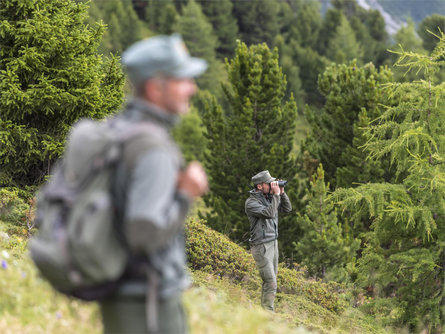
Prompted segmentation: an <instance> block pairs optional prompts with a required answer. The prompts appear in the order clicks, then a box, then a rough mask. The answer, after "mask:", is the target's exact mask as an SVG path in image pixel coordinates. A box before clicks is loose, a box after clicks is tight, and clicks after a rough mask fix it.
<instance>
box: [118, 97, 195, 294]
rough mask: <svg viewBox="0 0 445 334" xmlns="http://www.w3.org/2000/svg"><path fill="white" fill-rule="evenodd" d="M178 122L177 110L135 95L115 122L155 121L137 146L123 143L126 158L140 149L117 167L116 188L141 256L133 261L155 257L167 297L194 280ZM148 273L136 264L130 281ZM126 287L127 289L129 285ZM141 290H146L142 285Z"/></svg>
mask: <svg viewBox="0 0 445 334" xmlns="http://www.w3.org/2000/svg"><path fill="white" fill-rule="evenodd" d="M177 121H178V117H177V116H176V115H173V114H169V113H167V112H165V111H163V110H160V109H159V108H157V107H156V106H154V105H151V104H148V103H146V102H145V101H143V100H139V99H133V100H131V101H130V102H129V103H128V104H127V106H126V108H125V110H124V111H123V113H121V114H120V115H118V116H117V117H116V126H123V127H125V125H126V124H128V122H129V123H137V124H142V123H147V122H148V123H151V124H152V125H153V127H152V129H150V130H148V131H147V133H145V134H144V135H143V136H141V137H140V140H136V141H132V142H131V145H135V146H137V147H136V149H134V147H133V148H132V149H130V148H129V147H125V148H124V159H123V161H132V159H128V158H126V156H125V154H127V153H128V152H135V151H138V154H137V155H136V156H137V158H136V159H133V160H134V164H133V165H132V166H128V165H126V164H125V163H121V164H120V165H119V166H118V168H117V172H116V178H115V185H114V191H113V193H114V194H115V196H116V199H117V202H118V203H121V207H120V208H119V210H118V211H120V212H121V215H120V217H119V221H118V224H119V225H120V226H121V228H122V231H123V233H124V235H125V240H126V241H127V243H128V244H129V247H130V249H131V250H132V251H133V253H134V254H135V255H136V256H135V257H136V258H137V259H138V261H133V262H134V263H136V265H135V267H137V265H138V264H139V263H143V261H139V260H140V259H146V260H148V261H149V262H150V264H151V265H152V267H154V269H155V270H156V272H157V274H158V277H159V287H158V288H157V290H158V292H159V295H160V297H165V298H166V297H170V296H173V295H175V294H177V293H179V292H180V291H181V290H183V289H184V288H185V287H186V286H187V285H188V284H189V279H188V276H187V274H186V269H185V265H186V259H185V243H184V233H183V226H184V222H185V219H186V215H187V212H188V209H189V207H190V204H191V199H190V198H189V197H188V196H186V195H184V194H182V193H179V192H178V191H177V189H176V184H177V176H178V172H179V171H180V169H181V168H183V165H184V162H183V158H182V155H181V152H180V151H179V149H178V147H177V146H176V144H175V143H174V141H173V139H172V138H171V136H170V129H171V128H172V126H173V125H174V124H175V123H176V122H177ZM133 269H134V268H133ZM145 278H146V277H145V272H143V271H142V270H141V271H140V272H138V268H135V270H132V271H131V274H130V275H129V277H128V284H130V285H132V286H133V285H134V281H138V280H139V281H140V280H144V279H145ZM128 284H127V285H128ZM144 284H145V283H143V284H142V285H144ZM122 290H123V291H125V284H124V285H123V288H122ZM127 290H128V289H127ZM137 290H138V291H140V293H145V291H146V289H144V288H143V286H141V289H137Z"/></svg>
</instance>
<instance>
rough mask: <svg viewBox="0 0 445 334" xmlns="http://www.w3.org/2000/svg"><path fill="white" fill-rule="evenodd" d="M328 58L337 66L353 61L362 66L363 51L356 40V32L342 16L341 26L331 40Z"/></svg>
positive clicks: (327, 53)
mask: <svg viewBox="0 0 445 334" xmlns="http://www.w3.org/2000/svg"><path fill="white" fill-rule="evenodd" d="M326 56H327V57H328V58H329V59H331V60H332V61H334V62H336V63H337V64H343V63H346V62H349V61H351V60H353V59H356V60H357V63H358V64H360V63H361V61H362V58H363V49H362V47H361V45H360V44H359V43H358V42H357V40H356V38H355V34H354V31H353V30H352V28H351V25H350V24H349V21H348V20H347V19H346V17H345V16H343V15H342V16H340V24H339V25H338V27H337V28H336V30H335V34H334V35H333V36H332V38H331V39H330V40H329V43H328V47H327V50H326Z"/></svg>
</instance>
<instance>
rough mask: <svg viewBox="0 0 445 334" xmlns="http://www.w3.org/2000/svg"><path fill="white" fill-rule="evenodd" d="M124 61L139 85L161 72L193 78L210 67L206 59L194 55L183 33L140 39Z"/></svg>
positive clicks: (131, 76)
mask: <svg viewBox="0 0 445 334" xmlns="http://www.w3.org/2000/svg"><path fill="white" fill-rule="evenodd" d="M122 64H123V65H124V68H125V69H126V71H127V74H128V77H129V78H130V80H131V81H132V82H133V83H136V84H137V83H141V82H143V81H145V80H147V79H149V78H152V77H155V76H158V75H163V76H167V77H174V78H193V77H197V76H199V75H201V74H202V73H204V71H205V70H206V69H207V62H206V61H205V60H204V59H201V58H194V57H191V56H190V54H189V53H188V51H187V48H186V46H185V44H184V42H183V40H182V38H181V36H180V35H179V34H173V35H171V36H166V35H158V36H155V37H151V38H148V39H145V40H142V41H139V42H136V43H135V44H133V45H132V46H130V47H129V48H128V49H127V50H125V51H124V53H123V54H122Z"/></svg>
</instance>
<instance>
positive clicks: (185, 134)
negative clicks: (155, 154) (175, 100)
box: [173, 107, 206, 162]
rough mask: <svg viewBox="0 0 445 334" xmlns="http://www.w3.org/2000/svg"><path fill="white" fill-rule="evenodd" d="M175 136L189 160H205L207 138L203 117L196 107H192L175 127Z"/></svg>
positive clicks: (185, 157)
mask: <svg viewBox="0 0 445 334" xmlns="http://www.w3.org/2000/svg"><path fill="white" fill-rule="evenodd" d="M173 137H174V138H175V140H176V142H177V143H178V144H179V147H180V148H181V151H182V152H183V154H184V159H185V160H186V161H187V162H190V161H193V160H198V161H203V160H204V151H205V148H206V139H205V137H204V129H203V125H202V121H201V117H200V116H199V113H198V111H197V110H196V108H194V107H192V108H191V110H190V112H189V113H188V114H187V115H185V116H184V117H182V120H181V122H180V123H179V124H178V125H176V126H175V128H174V129H173Z"/></svg>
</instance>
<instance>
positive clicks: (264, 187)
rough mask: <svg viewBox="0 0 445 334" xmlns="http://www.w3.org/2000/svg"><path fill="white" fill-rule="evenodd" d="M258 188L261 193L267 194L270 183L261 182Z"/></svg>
mask: <svg viewBox="0 0 445 334" xmlns="http://www.w3.org/2000/svg"><path fill="white" fill-rule="evenodd" d="M258 190H259V191H261V192H262V193H263V194H269V193H270V184H269V183H261V184H259V185H258Z"/></svg>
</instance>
